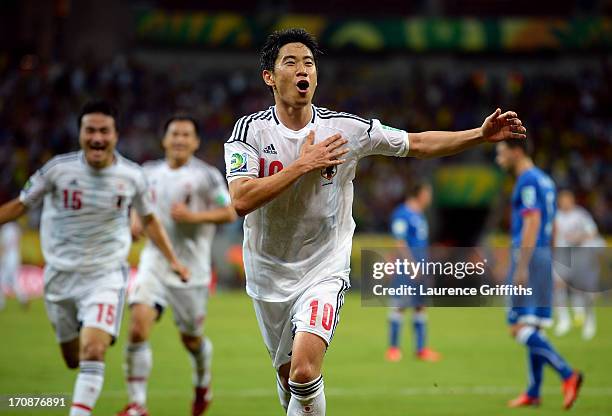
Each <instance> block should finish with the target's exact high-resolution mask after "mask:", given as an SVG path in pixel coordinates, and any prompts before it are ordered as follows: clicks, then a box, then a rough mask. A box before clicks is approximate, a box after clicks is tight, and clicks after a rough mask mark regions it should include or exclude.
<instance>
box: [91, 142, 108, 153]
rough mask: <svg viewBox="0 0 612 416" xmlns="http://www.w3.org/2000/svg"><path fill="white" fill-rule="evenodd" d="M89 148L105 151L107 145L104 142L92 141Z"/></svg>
mask: <svg viewBox="0 0 612 416" xmlns="http://www.w3.org/2000/svg"><path fill="white" fill-rule="evenodd" d="M89 148H90V149H91V150H94V151H98V152H103V151H104V150H106V148H107V146H106V145H105V144H104V143H91V144H90V145H89Z"/></svg>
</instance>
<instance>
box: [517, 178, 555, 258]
mask: <svg viewBox="0 0 612 416" xmlns="http://www.w3.org/2000/svg"><path fill="white" fill-rule="evenodd" d="M556 199H557V193H556V190H555V183H554V182H553V181H552V179H551V178H550V177H549V176H548V175H547V174H546V173H544V172H543V171H542V170H540V169H539V168H537V167H533V168H531V169H529V170H526V171H525V172H523V173H522V174H521V175H520V176H519V177H518V179H517V181H516V184H515V185H514V191H513V192H512V224H511V228H510V232H511V236H512V247H520V245H521V237H522V229H523V215H525V213H527V212H529V211H533V210H538V211H539V212H540V215H541V223H540V230H539V231H538V238H537V242H536V246H537V247H549V246H550V244H551V239H552V230H553V221H554V218H555V211H556Z"/></svg>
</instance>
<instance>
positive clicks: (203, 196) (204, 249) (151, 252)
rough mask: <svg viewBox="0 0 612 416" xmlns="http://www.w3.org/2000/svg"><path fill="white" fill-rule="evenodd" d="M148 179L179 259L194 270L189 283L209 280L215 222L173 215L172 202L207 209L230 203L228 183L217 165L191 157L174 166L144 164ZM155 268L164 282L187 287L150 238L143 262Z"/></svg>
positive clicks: (152, 195)
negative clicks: (195, 221)
mask: <svg viewBox="0 0 612 416" xmlns="http://www.w3.org/2000/svg"><path fill="white" fill-rule="evenodd" d="M143 168H144V170H145V174H146V176H147V180H148V181H149V188H150V195H151V199H152V201H153V205H154V209H155V213H156V214H157V216H158V218H159V219H160V221H161V223H162V225H163V226H164V228H165V229H166V232H167V233H168V237H170V241H171V243H172V247H174V251H175V252H176V255H177V257H178V258H179V260H180V261H181V262H182V263H183V264H185V265H186V266H187V267H188V268H189V270H190V271H191V278H190V280H189V282H188V283H187V284H188V285H207V284H208V283H210V272H211V265H210V264H211V246H212V240H213V238H214V235H215V225H214V224H211V223H200V224H187V223H178V222H176V221H174V220H173V219H172V216H171V211H172V206H173V205H174V204H176V203H184V204H186V205H187V207H188V208H189V209H190V210H191V211H205V210H209V209H214V208H219V207H226V206H229V205H230V204H231V201H230V197H229V193H228V191H227V184H226V183H225V180H224V178H223V175H222V174H221V172H219V170H218V169H216V168H214V167H212V166H210V165H208V164H207V163H204V162H203V161H201V160H199V159H196V158H191V159H190V160H189V161H188V162H187V163H186V164H185V165H183V166H181V167H179V168H178V169H172V168H170V166H169V165H168V163H167V162H166V161H165V160H159V161H154V162H149V163H145V164H144V165H143ZM145 265H146V266H147V270H155V271H156V272H158V273H156V274H157V276H158V278H160V279H162V281H163V282H164V284H167V285H171V286H180V287H185V283H183V282H181V280H180V279H179V278H178V276H177V275H176V274H174V273H173V272H172V270H171V269H170V265H169V264H168V261H167V260H166V258H165V257H164V256H163V255H162V253H161V252H160V251H159V249H158V248H157V246H155V244H153V243H152V242H151V241H147V243H146V245H145V248H144V249H143V251H142V254H141V257H140V266H141V267H143V266H145Z"/></svg>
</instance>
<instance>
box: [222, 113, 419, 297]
mask: <svg viewBox="0 0 612 416" xmlns="http://www.w3.org/2000/svg"><path fill="white" fill-rule="evenodd" d="M311 130H314V132H315V143H318V142H321V141H323V140H325V139H327V138H328V137H329V136H332V135H334V134H336V133H340V134H341V135H342V137H344V138H345V139H347V140H348V143H347V144H346V147H347V148H348V149H349V153H347V154H346V156H345V159H346V162H345V163H343V164H342V165H339V166H337V167H333V168H331V167H330V168H327V169H322V170H321V171H316V172H310V173H308V174H306V175H304V176H302V177H301V178H299V179H298V180H297V181H296V182H295V183H294V184H293V185H292V186H291V187H290V188H288V189H286V190H285V191H284V192H283V193H281V194H280V195H279V196H278V197H276V198H275V199H273V200H272V201H270V202H268V203H267V204H265V205H263V206H262V207H260V208H258V209H257V210H255V211H253V212H251V213H250V214H248V215H247V216H246V218H245V221H244V244H243V247H244V250H243V252H244V266H245V271H246V279H247V293H248V294H249V295H250V296H251V297H253V298H255V299H259V300H263V301H271V302H280V301H285V300H288V299H291V298H292V297H294V296H297V295H299V293H300V292H301V290H303V289H305V288H306V287H308V286H310V285H311V284H313V283H316V282H317V281H318V280H323V279H326V278H329V277H330V276H338V277H341V278H343V279H345V280H347V281H348V275H349V270H350V255H351V244H352V238H353V231H354V230H355V222H354V221H353V217H352V204H353V178H354V177H355V169H356V166H357V162H358V161H359V159H361V158H362V157H364V156H368V155H375V154H380V155H387V156H406V155H407V153H408V140H407V137H408V135H407V133H406V132H405V131H403V130H398V129H394V128H391V127H387V126H384V125H382V124H381V123H380V122H379V121H378V120H366V119H363V118H361V117H357V116H355V115H352V114H348V113H338V112H335V111H330V110H327V109H324V108H317V107H315V106H313V117H312V120H311V121H310V123H309V124H308V125H307V126H306V127H304V128H303V129H301V130H299V131H294V130H290V129H289V128H287V127H286V126H284V125H283V124H282V123H281V122H280V121H279V119H278V117H277V115H276V110H275V107H270V108H269V109H268V110H265V111H261V112H259V113H255V114H251V115H249V116H245V117H242V118H241V119H240V120H238V122H237V123H236V125H235V126H234V130H233V133H232V136H231V137H230V139H229V141H228V142H227V143H226V144H225V163H226V166H227V172H226V176H227V179H228V182H231V181H233V180H235V179H237V178H241V177H250V178H257V177H265V176H270V175H273V174H275V173H277V172H279V171H280V170H282V169H283V168H284V167H286V166H289V165H290V164H291V163H293V162H294V161H295V160H296V159H297V158H298V157H299V152H300V148H301V147H302V144H303V143H304V140H305V139H306V136H307V135H308V133H309V132H310V131H311Z"/></svg>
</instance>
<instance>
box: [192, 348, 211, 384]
mask: <svg viewBox="0 0 612 416" xmlns="http://www.w3.org/2000/svg"><path fill="white" fill-rule="evenodd" d="M189 354H190V356H191V366H192V367H193V385H194V386H195V387H208V386H209V384H210V379H211V372H210V369H211V366H212V354H213V345H212V342H211V341H210V339H208V337H204V338H202V343H201V344H200V348H199V349H198V351H197V352H195V353H193V352H191V351H190V352H189Z"/></svg>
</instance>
